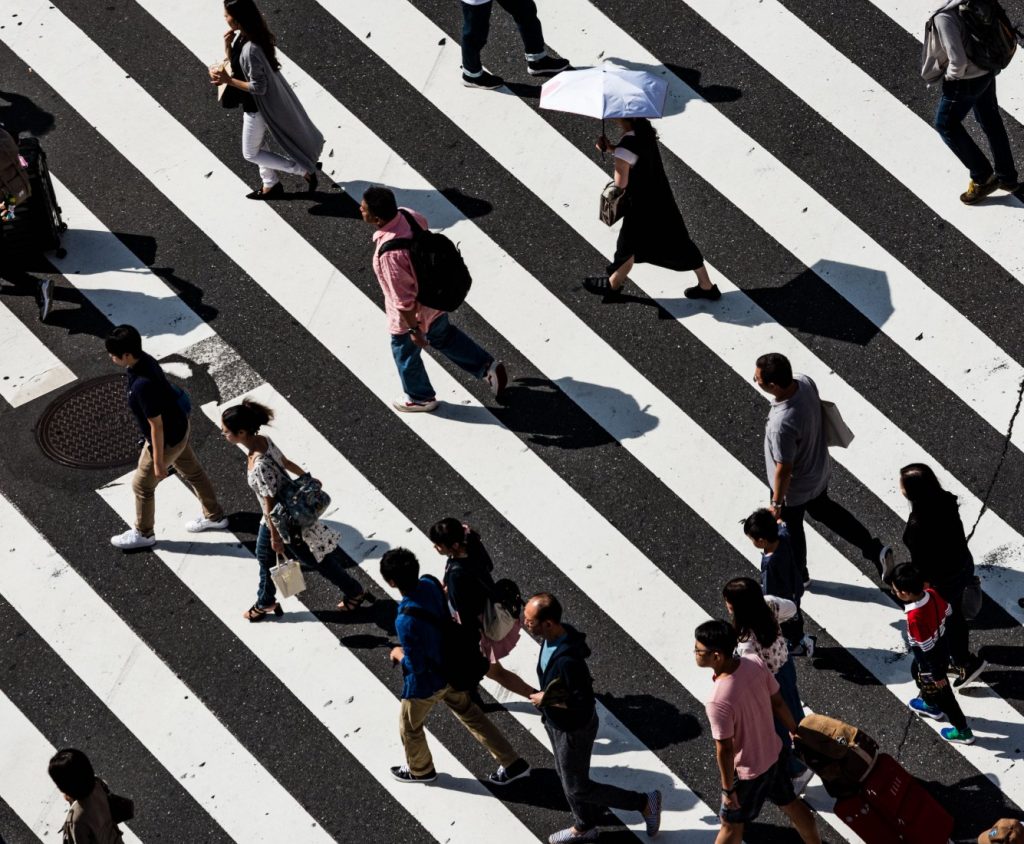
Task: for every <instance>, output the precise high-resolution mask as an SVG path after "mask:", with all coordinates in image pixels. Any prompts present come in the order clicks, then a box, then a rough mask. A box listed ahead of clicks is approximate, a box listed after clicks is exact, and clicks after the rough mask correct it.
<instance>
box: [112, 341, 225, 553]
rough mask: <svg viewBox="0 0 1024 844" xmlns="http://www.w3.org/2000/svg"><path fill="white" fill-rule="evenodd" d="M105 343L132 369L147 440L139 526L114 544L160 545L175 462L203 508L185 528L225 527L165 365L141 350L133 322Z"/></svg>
mask: <svg viewBox="0 0 1024 844" xmlns="http://www.w3.org/2000/svg"><path fill="white" fill-rule="evenodd" d="M105 345H106V349H107V354H109V355H110V360H111V361H112V362H113V363H114V365H115V366H120V367H123V368H125V369H126V370H127V371H128V406H129V407H130V408H131V411H132V414H133V415H134V416H135V420H136V421H137V422H138V424H139V430H140V431H141V433H142V436H143V437H144V438H145V440H146V444H145V445H144V446H143V448H142V453H141V454H140V455H139V465H138V468H137V469H136V470H135V475H134V477H133V478H132V491H133V492H134V493H135V527H133V528H129V529H128V530H126V531H125V532H124V533H121V534H118V535H117V536H112V537H111V538H110V542H111V544H112V545H113V546H114V547H115V548H120V549H121V550H123V551H131V550H133V549H135V548H148V547H150V546H152V545H155V544H156V537H155V536H154V535H153V520H154V517H155V513H156V497H155V496H156V487H157V484H159V483H160V481H162V480H163V479H164V478H166V477H167V471H168V469H169V468H170V467H171V466H173V467H174V469H175V470H176V471H177V472H178V474H180V475H181V476H182V478H184V479H185V481H186V482H187V483H188V485H189V486H190V487H191V488H192V491H193V492H194V493H195V494H196V497H198V498H199V502H200V504H202V507H203V514H202V515H201V516H199V517H198V518H195V519H193V520H192V521H190V522H188V523H187V524H186V525H185V527H186V528H187V529H188V530H189V531H190V532H192V533H198V532H199V531H202V530H223V529H224V528H226V527H227V526H228V520H227V519H226V518H225V517H224V510H223V508H222V507H221V506H220V504H219V503H218V501H217V496H216V494H215V493H214V491H213V485H212V484H211V483H210V479H209V478H208V477H207V476H206V472H205V471H204V470H203V467H202V464H200V462H199V460H198V459H197V458H196V456H195V453H194V452H193V451H192V446H191V445H189V442H188V435H189V425H188V416H187V415H186V414H185V411H184V410H183V409H182V407H181V406H180V404H179V394H178V393H177V392H176V391H175V389H174V388H173V387H172V386H171V383H170V382H169V381H168V380H167V376H166V375H164V371H163V370H162V369H161V368H160V364H158V363H157V362H156V360H155V359H154V358H153V357H152V356H151V355H147V354H146V353H145V352H144V351H142V337H141V336H140V335H139V332H138V331H137V330H136V329H135V328H134V327H133V326H131V325H119V326H117V327H116V328H115V329H114V330H113V331H111V332H110V334H109V335H107V339H106V343H105Z"/></svg>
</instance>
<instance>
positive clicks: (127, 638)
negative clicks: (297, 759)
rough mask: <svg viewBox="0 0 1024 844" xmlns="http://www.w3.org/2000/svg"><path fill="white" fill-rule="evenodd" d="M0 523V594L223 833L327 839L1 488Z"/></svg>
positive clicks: (257, 837)
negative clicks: (1, 548)
mask: <svg viewBox="0 0 1024 844" xmlns="http://www.w3.org/2000/svg"><path fill="white" fill-rule="evenodd" d="M0 524H2V525H3V526H4V542H5V550H6V553H7V563H8V564H5V565H2V566H0V595H3V597H4V598H5V599H6V600H7V601H8V602H9V603H10V604H11V606H12V607H14V609H15V610H16V611H17V612H18V613H19V614H20V615H21V616H22V617H23V618H24V619H25V620H26V621H27V622H28V623H29V624H30V625H32V628H33V629H34V630H35V631H36V632H37V633H38V634H39V635H40V636H42V637H43V638H44V639H45V640H46V642H47V644H48V645H49V646H50V647H51V648H53V650H54V651H55V652H56V653H57V655H58V656H59V657H60V658H61V659H62V660H64V662H65V663H67V665H68V666H69V667H70V668H71V670H72V671H74V672H75V673H76V674H77V675H78V676H79V677H80V678H81V679H82V681H83V682H84V683H85V684H86V685H87V686H88V687H89V689H91V690H92V692H93V693H94V694H95V695H96V697H98V698H99V699H100V700H101V701H102V702H103V703H104V704H105V705H106V706H107V708H108V709H110V711H111V712H112V713H113V714H114V715H115V716H116V717H117V718H119V719H120V720H121V721H122V722H123V723H124V725H125V726H126V727H127V728H128V729H129V730H130V731H131V732H132V733H134V734H135V736H136V737H137V738H138V739H139V741H141V742H142V743H143V744H144V745H145V746H146V748H147V749H148V750H149V751H150V753H152V754H153V756H155V757H156V759H157V760H158V761H159V762H160V763H161V764H162V765H163V766H164V767H165V768H166V769H167V770H168V771H169V772H170V773H171V775H172V776H173V777H174V778H175V779H177V780H178V781H179V782H180V783H181V786H182V788H184V789H185V790H186V791H188V792H189V793H190V794H191V795H192V796H193V797H194V798H195V799H196V801H197V802H198V803H199V804H200V805H201V806H202V807H203V809H205V810H206V812H208V813H209V815H210V817H212V818H213V820H214V821H216V822H217V823H218V824H219V825H220V826H221V828H223V829H224V831H225V832H226V833H227V834H228V835H230V836H232V837H233V838H235V839H236V840H239V841H258V840H266V839H265V838H264V836H266V837H267V838H285V837H287V836H289V834H290V833H291V832H293V831H294V830H295V829H304V830H306V833H305V835H306V836H307V840H308V841H310V842H319V841H329V840H331V839H330V838H329V837H328V836H327V835H326V834H325V833H324V831H323V830H322V829H321V828H320V827H319V826H318V825H317V823H316V821H314V820H313V818H311V817H310V816H309V814H307V813H306V811H305V810H304V809H303V808H302V807H301V806H299V804H298V803H297V802H296V801H295V798H293V797H292V796H291V795H290V794H289V793H288V792H287V791H285V790H284V789H283V788H282V787H281V785H280V784H279V783H278V782H277V781H276V780H275V779H274V778H273V777H272V776H271V775H270V774H269V773H267V771H266V770H265V769H264V768H263V767H262V766H261V765H260V764H259V762H257V761H256V759H255V758H254V757H253V756H252V755H251V754H250V753H249V752H248V751H247V750H246V749H245V748H244V747H242V745H241V744H239V743H238V741H237V740H236V739H235V738H234V737H233V736H232V735H231V733H229V732H228V730H227V729H226V728H225V727H224V726H223V725H222V724H221V723H220V721H218V720H217V718H216V716H214V715H213V713H211V712H210V710H209V709H207V708H206V707H205V706H204V705H203V704H202V703H201V702H200V701H199V700H198V699H197V698H196V696H195V695H194V694H192V691H191V690H190V689H189V688H188V687H187V686H186V685H185V684H184V683H182V682H181V681H180V680H179V679H178V678H177V677H175V676H174V674H173V673H172V672H171V670H170V669H169V668H168V667H167V665H166V664H165V663H163V662H162V661H161V660H160V658H159V657H158V656H157V655H156V654H155V653H154V652H153V651H152V650H150V649H149V647H148V646H147V645H146V643H145V642H143V641H142V640H141V639H140V638H139V637H138V635H137V634H136V633H135V632H134V631H133V630H132V629H131V628H130V627H129V626H128V625H127V624H126V623H125V621H124V620H123V619H121V617H120V616H118V615H117V613H115V612H114V610H113V609H111V607H110V606H109V605H107V604H106V603H105V602H104V601H103V599H102V598H100V596H99V595H97V594H96V592H94V591H93V590H92V588H91V587H90V586H89V584H88V583H87V582H86V581H85V580H84V579H83V578H82V577H81V575H79V574H78V573H77V572H76V571H75V570H74V569H73V568H72V567H71V566H69V565H68V563H67V562H66V561H65V560H64V559H63V558H62V557H61V556H60V555H58V554H57V552H56V551H55V550H54V549H53V547H52V546H51V545H50V544H49V543H48V542H47V541H46V540H45V539H44V538H43V537H42V536H41V535H40V534H39V533H38V532H37V531H36V529H35V528H34V527H33V526H32V524H31V523H30V522H29V521H28V520H27V519H26V518H25V517H24V516H23V515H22V514H21V513H19V512H18V511H17V510H16V509H15V508H14V507H13V506H12V505H11V503H10V502H9V501H8V500H7V499H6V498H5V497H3V496H0ZM14 561H19V562H20V563H21V564H20V565H11V564H9V563H12V562H14ZM125 571H126V573H125V576H126V577H132V576H134V575H132V574H131V573H130V569H128V568H127V567H126V570H125ZM183 646H185V645H184V643H183ZM253 805H267V806H274V812H273V813H269V814H267V815H265V816H264V815H262V814H259V813H254V812H253V811H252V808H251V807H252V806H253Z"/></svg>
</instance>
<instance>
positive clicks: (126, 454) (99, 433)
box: [36, 375, 140, 469]
mask: <svg viewBox="0 0 1024 844" xmlns="http://www.w3.org/2000/svg"><path fill="white" fill-rule="evenodd" d="M127 381H128V376H126V375H104V376H102V377H100V378H93V379H91V380H89V381H85V382H83V383H81V384H79V385H77V386H76V387H74V388H73V389H71V390H68V391H67V392H66V393H64V394H63V395H62V396H60V397H59V398H58V399H56V400H55V401H54V402H53V403H52V404H51V405H50V406H49V407H48V408H46V410H45V411H44V412H43V415H42V417H41V418H40V419H39V422H38V424H37V425H36V441H37V442H38V443H39V447H40V448H41V449H42V450H43V454H45V455H46V456H47V457H49V458H50V459H51V460H56V461H57V462H58V463H63V464H64V465H65V466H74V467H75V468H78V469H113V468H115V467H117V466H126V465H128V464H129V463H135V462H136V461H137V460H138V459H139V439H140V437H139V429H138V425H137V424H136V422H135V417H134V416H132V412H131V410H130V409H129V408H128V396H127V394H126V390H127Z"/></svg>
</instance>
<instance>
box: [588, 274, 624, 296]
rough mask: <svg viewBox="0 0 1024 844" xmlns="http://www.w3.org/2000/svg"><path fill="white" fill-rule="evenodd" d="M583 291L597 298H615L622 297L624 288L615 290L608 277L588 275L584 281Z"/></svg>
mask: <svg viewBox="0 0 1024 844" xmlns="http://www.w3.org/2000/svg"><path fill="white" fill-rule="evenodd" d="M583 289H584V290H586V291H587V292H588V293H593V294H594V295H595V296H605V297H615V296H620V295H622V288H621V287H619V288H617V289H616V288H614V287H612V285H611V282H610V281H609V280H608V276H606V275H588V276H587V277H586V278H585V279H583Z"/></svg>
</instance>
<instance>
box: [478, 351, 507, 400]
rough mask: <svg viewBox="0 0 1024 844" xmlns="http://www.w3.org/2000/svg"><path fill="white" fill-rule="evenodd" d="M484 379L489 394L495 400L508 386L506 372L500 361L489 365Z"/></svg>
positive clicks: (494, 361)
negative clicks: (489, 389) (489, 391)
mask: <svg viewBox="0 0 1024 844" xmlns="http://www.w3.org/2000/svg"><path fill="white" fill-rule="evenodd" d="M484 378H485V379H487V384H488V386H490V388H491V392H492V393H494V397H495V398H497V397H498V396H500V395H501V393H502V391H503V390H504V389H505V387H506V386H507V385H508V372H507V371H506V370H505V364H504V363H502V362H501V361H500V360H493V361H491V365H490V366H489V367H488V368H487V374H486V375H484Z"/></svg>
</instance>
